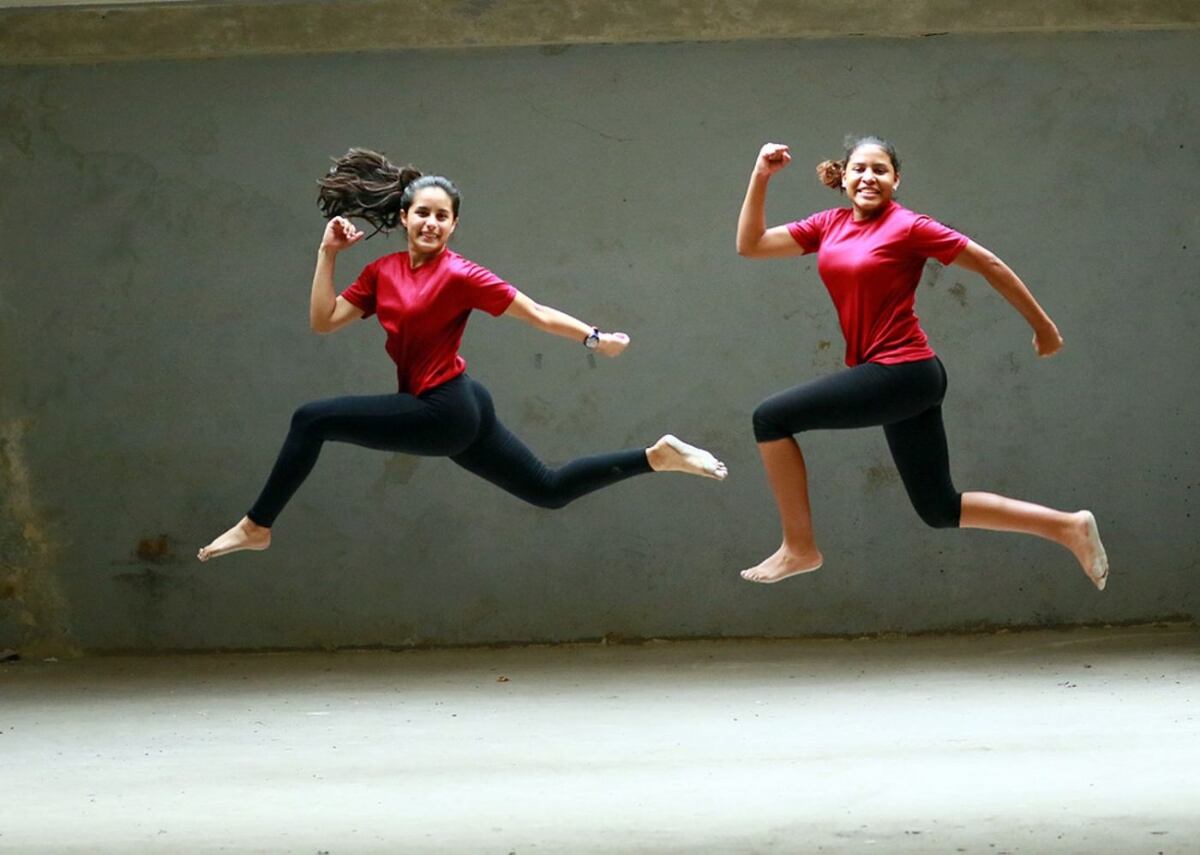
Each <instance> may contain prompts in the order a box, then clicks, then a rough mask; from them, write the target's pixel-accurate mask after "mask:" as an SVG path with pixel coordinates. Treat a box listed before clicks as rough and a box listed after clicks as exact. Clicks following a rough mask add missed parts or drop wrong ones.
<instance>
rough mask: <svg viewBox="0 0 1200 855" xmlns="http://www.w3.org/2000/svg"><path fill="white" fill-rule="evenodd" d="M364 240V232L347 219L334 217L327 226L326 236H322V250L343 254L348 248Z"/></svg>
mask: <svg viewBox="0 0 1200 855" xmlns="http://www.w3.org/2000/svg"><path fill="white" fill-rule="evenodd" d="M362 239H363V232H362V231H361V230H360V229H358V228H356V227H355V225H354V223H352V222H350V221H349V220H347V219H346V218H345V217H334V218H333V219H332V220H330V221H329V222H328V223H326V224H325V234H323V235H322V236H321V249H322V250H329V251H330V252H341V251H342V250H343V249H345V248H346V247H348V246H351V245H353V244H356V243H358V242H359V241H360V240H362Z"/></svg>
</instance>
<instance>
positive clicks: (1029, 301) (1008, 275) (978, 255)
mask: <svg viewBox="0 0 1200 855" xmlns="http://www.w3.org/2000/svg"><path fill="white" fill-rule="evenodd" d="M953 263H954V264H955V265H957V266H958V267H964V268H966V269H967V270H970V271H971V272H972V273H978V274H979V275H980V276H982V277H983V278H984V279H986V280H987V283H988V284H989V285H991V286H992V287H993V288H995V289H996V290H997V291H999V292H1000V296H1002V297H1003V298H1004V299H1005V300H1007V301H1008V302H1009V305H1011V306H1012V307H1013V308H1014V309H1016V310H1017V311H1018V312H1019V313H1020V315H1021V317H1023V318H1024V319H1025V320H1026V321H1027V322H1028V323H1029V326H1030V327H1032V328H1033V332H1034V340H1033V344H1034V348H1035V349H1036V350H1037V352H1038V355H1039V356H1050V355H1051V354H1052V353H1054V352H1056V351H1057V350H1059V349H1060V348H1061V347H1062V336H1061V335H1059V332H1058V327H1056V326H1055V325H1054V321H1052V320H1050V316H1049V315H1047V314H1046V312H1045V310H1043V309H1042V307H1041V306H1040V305H1039V304H1038V301H1037V300H1035V299H1034V297H1033V294H1032V292H1030V290H1029V288H1028V287H1026V285H1025V283H1024V282H1022V281H1021V278H1020V277H1019V276H1017V274H1016V273H1014V272H1013V271H1012V268H1010V267H1009V266H1008V265H1007V264H1005V263H1004V262H1003V261H1001V260H1000V259H999V258H997V257H996V255H995V254H994V253H992V252H991V251H990V250H987V249H985V248H984V247H982V246H980V245H979V244H977V243H975V241H968V243H967V245H966V247H964V248H963V251H962V252H960V253H959V254H958V257H957V258H955V259H954V262H953Z"/></svg>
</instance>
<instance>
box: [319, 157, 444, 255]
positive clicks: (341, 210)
mask: <svg viewBox="0 0 1200 855" xmlns="http://www.w3.org/2000/svg"><path fill="white" fill-rule="evenodd" d="M418 183H419V184H420V185H421V186H424V187H427V186H437V187H441V188H442V189H444V190H446V192H447V194H449V196H450V198H451V200H452V202H453V205H454V216H455V217H457V216H458V203H459V193H458V188H457V187H455V186H454V184H453V183H452V182H451V181H450V180H449V179H446V178H442V177H441V176H438V175H426V176H422V175H421V171H420V170H419V169H417V168H416V167H415V166H413V165H412V164H408V165H406V166H396V165H395V164H394V163H392V162H391V161H390V160H388V159H387V158H386V157H384V156H383V155H382V154H380V153H379V152H377V151H372V150H371V149H368V148H352V149H350V150H349V151H347V152H346V153H345V154H344V155H342V156H341V157H338V158H334V159H333V166H331V167H330V168H329V172H328V173H326V174H325V175H324V176H323V177H322V178H321V179H319V180H318V181H317V184H319V185H320V188H321V189H320V191H319V192H318V194H317V204H319V205H320V207H321V213H322V214H323V215H324V216H325V217H326V218H327V219H329V218H332V217H358V218H360V219H363V220H366V221H367V222H368V223H370V224H371V225H373V226H374V227H375V231H374V232H372V233H371V236H374V235H375V234H376V233H378V232H381V231H382V232H387V231H390V230H391V229H394V228H396V226H397V225H399V223H400V212H401V211H407V210H408V207H409V206H410V205H411V204H412V200H413V194H414V193H415V192H416V191H417V190H419V189H421V187H416V186H414V185H415V184H418Z"/></svg>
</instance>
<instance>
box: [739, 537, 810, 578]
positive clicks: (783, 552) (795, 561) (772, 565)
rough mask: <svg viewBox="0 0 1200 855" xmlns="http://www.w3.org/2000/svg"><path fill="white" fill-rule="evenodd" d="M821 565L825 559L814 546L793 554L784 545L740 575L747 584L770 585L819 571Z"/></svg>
mask: <svg viewBox="0 0 1200 855" xmlns="http://www.w3.org/2000/svg"><path fill="white" fill-rule="evenodd" d="M823 563H825V557H824V556H823V555H821V550H819V549H817V548H816V547H815V546H814V547H813V548H812V549H811V550H809V551H806V552H802V553H793V552H792V551H791V550H790V549H788V548H787V546H786V545H785V546H781V547H779V549H777V550H775V554H774V555H772V556H771V557H770V558H768V559H767V560H766V561H764V562H762V563H761V564H758V565H756V566H754V567H750V568H749V569H746V570H743V571H742V574H741V575H742V578H743V579H745V580H746V581H747V582H762V583H763V584H766V585H770V584H771V583H773V582H781V581H783V580H784V579H786V578H787V577H788V576H797V575H799V574H801V573H811V572H812V571H814V570H820V569H821V565H822V564H823Z"/></svg>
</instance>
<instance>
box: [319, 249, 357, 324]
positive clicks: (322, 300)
mask: <svg viewBox="0 0 1200 855" xmlns="http://www.w3.org/2000/svg"><path fill="white" fill-rule="evenodd" d="M336 255H337V253H336V252H329V251H326V250H325V249H324V248H322V249H320V250H318V252H317V268H316V270H315V271H313V282H312V295H311V296H310V297H309V301H308V325H309V326H310V327H311V328H312V331H313V332H315V333H320V334H322V335H326V334H328V333H333V332H337V331H338V330H340V329H341V328H342V327H345V326H347V325H349V324H350V323H352V322H354V321H357V320H360V319H361V318H362V316H363V310H362V309H360V308H359V307H358V306H356V305H354V304H353V303H351V302H350V301H349V300H347V299H346V298H345V297H343V296H341V295H340V294H337V293H335V292H334V287H333V270H334V259H335V257H336Z"/></svg>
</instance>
